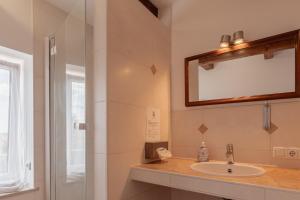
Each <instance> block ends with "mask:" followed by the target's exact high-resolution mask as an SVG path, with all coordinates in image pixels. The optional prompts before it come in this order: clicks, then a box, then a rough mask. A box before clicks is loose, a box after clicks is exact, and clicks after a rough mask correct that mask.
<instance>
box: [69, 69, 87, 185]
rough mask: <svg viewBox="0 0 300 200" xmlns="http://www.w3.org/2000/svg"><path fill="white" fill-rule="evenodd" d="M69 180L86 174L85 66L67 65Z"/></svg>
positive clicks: (77, 178)
mask: <svg viewBox="0 0 300 200" xmlns="http://www.w3.org/2000/svg"><path fill="white" fill-rule="evenodd" d="M66 80H67V81H66V82H67V98H66V100H67V104H66V105H67V112H66V115H67V116H66V118H67V182H73V181H77V180H81V179H82V178H83V177H84V174H85V76H84V68H83V67H80V66H74V65H67V77H66Z"/></svg>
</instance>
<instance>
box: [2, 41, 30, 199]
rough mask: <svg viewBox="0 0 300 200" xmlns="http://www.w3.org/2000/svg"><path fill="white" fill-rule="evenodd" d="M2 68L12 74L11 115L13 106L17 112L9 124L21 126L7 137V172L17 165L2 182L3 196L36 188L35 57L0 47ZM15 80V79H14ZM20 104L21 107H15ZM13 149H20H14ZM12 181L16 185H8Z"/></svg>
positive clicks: (16, 126)
mask: <svg viewBox="0 0 300 200" xmlns="http://www.w3.org/2000/svg"><path fill="white" fill-rule="evenodd" d="M0 66H1V67H0V68H2V69H7V70H9V71H10V100H9V101H10V114H11V113H12V112H13V111H12V107H13V106H14V107H15V108H13V110H16V111H14V112H17V113H16V114H15V116H14V117H15V119H16V120H15V121H16V122H11V121H10V122H9V123H18V125H16V124H14V126H13V127H15V130H14V133H11V130H9V133H8V134H9V139H8V143H9V144H8V145H9V147H8V148H9V150H8V170H11V169H12V167H11V166H14V165H16V166H17V167H16V168H15V169H14V170H15V171H11V172H9V171H8V173H7V176H5V177H4V176H2V180H5V179H6V182H5V181H2V182H0V195H2V194H6V193H15V192H18V191H23V190H27V189H32V188H34V147H33V119H34V118H33V117H34V115H33V56H32V55H29V54H26V53H23V52H19V51H16V50H13V49H9V48H6V47H2V46H0ZM13 76H15V77H14V78H12V77H13ZM16 80H17V81H16ZM15 81H16V82H15ZM14 84H15V87H14V88H13V85H14ZM16 88H17V89H16ZM13 90H16V91H13ZM17 90H18V91H17ZM13 93H16V94H13ZM14 95H17V96H16V97H14V98H16V99H15V100H14V99H13V97H12V96H14ZM18 101H19V103H18V104H16V105H15V104H13V103H15V102H18ZM11 117H12V116H10V117H9V118H10V119H9V120H11ZM9 126H11V125H9ZM16 130H17V132H16ZM12 134H16V135H14V137H16V138H17V139H15V140H14V141H12V139H11V138H12ZM14 145H16V146H17V147H18V148H20V149H19V150H18V148H14V147H11V146H14ZM10 151H11V152H14V154H12V153H11V152H10ZM16 155H17V156H16ZM10 157H17V158H13V159H12V158H10ZM17 160H18V161H17ZM18 163H19V164H18ZM16 171H17V172H16ZM10 173H11V174H18V176H15V177H13V176H10V175H9V174H10ZM12 177H13V178H12ZM9 179H11V180H14V181H11V182H9Z"/></svg>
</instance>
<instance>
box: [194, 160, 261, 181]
mask: <svg viewBox="0 0 300 200" xmlns="http://www.w3.org/2000/svg"><path fill="white" fill-rule="evenodd" d="M191 168H192V169H193V170H194V171H198V172H202V173H204V174H209V175H215V176H232V177H249V176H261V175H263V174H264V173H265V170H264V169H263V168H260V167H256V166H253V165H248V164H241V163H235V164H233V165H229V164H227V163H226V162H217V161H214V162H202V163H195V164H193V165H191Z"/></svg>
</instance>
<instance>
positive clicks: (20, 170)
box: [0, 60, 27, 193]
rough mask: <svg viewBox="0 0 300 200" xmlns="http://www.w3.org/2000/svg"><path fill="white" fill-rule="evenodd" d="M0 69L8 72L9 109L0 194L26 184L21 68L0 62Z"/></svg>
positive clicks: (0, 176) (19, 188)
mask: <svg viewBox="0 0 300 200" xmlns="http://www.w3.org/2000/svg"><path fill="white" fill-rule="evenodd" d="M0 68H2V69H6V70H8V71H9V72H10V107H9V127H8V138H9V139H8V170H7V173H4V174H2V175H0V193H10V192H14V191H18V190H21V189H22V188H23V187H24V186H25V182H26V174H27V172H26V163H25V162H26V161H25V155H26V151H25V150H26V148H25V144H26V142H25V141H26V138H25V136H26V133H25V132H26V127H25V124H24V112H23V110H24V105H23V104H22V102H23V95H22V94H23V91H22V87H20V86H21V81H22V80H21V66H20V65H18V64H15V63H10V62H7V61H4V60H0Z"/></svg>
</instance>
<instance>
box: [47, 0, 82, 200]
mask: <svg viewBox="0 0 300 200" xmlns="http://www.w3.org/2000/svg"><path fill="white" fill-rule="evenodd" d="M69 6H70V7H69V8H68V9H64V12H65V17H64V18H63V19H64V20H63V21H62V23H61V25H60V26H59V27H60V28H59V29H58V30H57V31H56V32H55V33H54V34H53V35H52V36H51V37H50V140H51V142H50V151H51V155H50V165H51V166H50V174H51V175H50V199H51V200H85V199H86V84H85V83H86V78H85V1H84V0H74V1H73V3H72V4H70V5H69Z"/></svg>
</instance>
